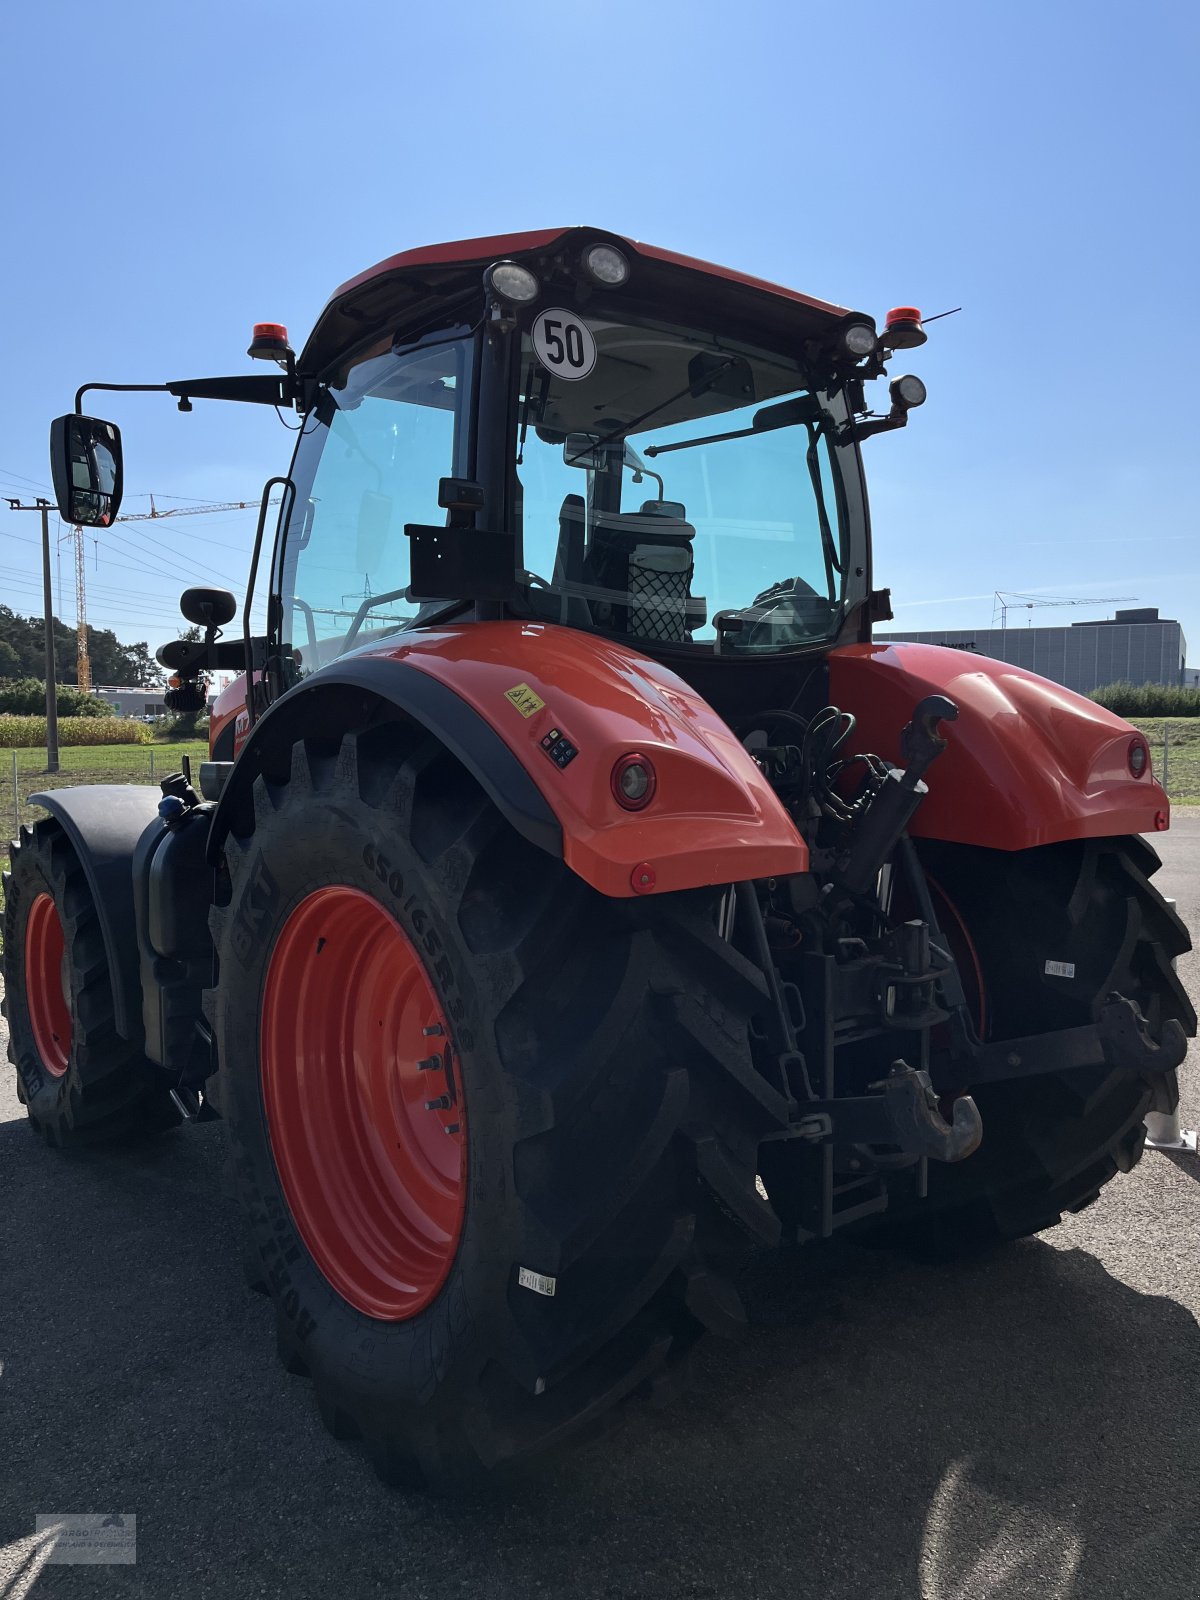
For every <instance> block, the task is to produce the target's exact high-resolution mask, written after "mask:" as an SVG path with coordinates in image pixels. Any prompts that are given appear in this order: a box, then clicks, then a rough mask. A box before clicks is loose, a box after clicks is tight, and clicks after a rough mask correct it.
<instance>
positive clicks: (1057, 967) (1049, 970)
mask: <svg viewBox="0 0 1200 1600" xmlns="http://www.w3.org/2000/svg"><path fill="white" fill-rule="evenodd" d="M1046 975H1047V977H1050V978H1073V977H1074V976H1075V963H1074V962H1073V961H1047V963H1046Z"/></svg>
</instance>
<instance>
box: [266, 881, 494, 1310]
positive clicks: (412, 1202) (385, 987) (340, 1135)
mask: <svg viewBox="0 0 1200 1600" xmlns="http://www.w3.org/2000/svg"><path fill="white" fill-rule="evenodd" d="M259 1045H260V1063H261V1073H262V1091H263V1105H264V1110H265V1113H266V1120H267V1131H268V1136H269V1139H270V1144H271V1151H272V1154H273V1157H274V1160H275V1166H276V1170H277V1172H278V1173H279V1178H280V1182H281V1184H282V1186H283V1191H284V1194H285V1196H286V1198H287V1202H288V1206H289V1208H290V1210H291V1213H292V1216H293V1218H294V1220H295V1222H296V1226H297V1228H298V1229H299V1231H300V1234H301V1237H302V1238H303V1240H304V1242H305V1244H306V1245H307V1247H308V1250H309V1253H310V1254H311V1256H312V1258H313V1260H314V1261H315V1262H316V1265H317V1266H318V1268H319V1269H320V1271H321V1272H322V1274H323V1275H324V1276H325V1278H326V1279H327V1280H328V1281H329V1282H330V1283H331V1284H332V1285H333V1287H334V1288H335V1289H336V1290H337V1292H338V1293H339V1294H340V1295H341V1296H342V1298H343V1299H344V1300H346V1301H348V1302H349V1304H350V1305H352V1306H353V1307H354V1308H355V1309H356V1310H358V1311H361V1312H362V1313H363V1314H364V1315H366V1316H370V1317H376V1318H379V1319H381V1320H385V1321H391V1322H396V1321H404V1320H406V1319H407V1318H409V1317H413V1316H416V1315H417V1313H418V1312H420V1311H422V1310H424V1309H425V1307H426V1306H428V1305H429V1304H430V1303H431V1301H433V1300H434V1299H435V1297H436V1296H437V1293H438V1291H439V1290H440V1289H441V1287H442V1284H443V1283H444V1282H445V1280H446V1277H447V1275H448V1273H449V1271H450V1268H451V1265H452V1264H453V1261H454V1256H455V1253H456V1251H457V1248H458V1241H459V1237H460V1235H461V1233H462V1224H463V1218H464V1215H465V1212H466V1191H467V1183H466V1107H465V1102H464V1096H463V1088H462V1080H461V1073H460V1071H459V1064H458V1060H457V1056H456V1054H455V1051H454V1043H453V1039H452V1037H451V1033H450V1028H449V1024H448V1022H447V1020H446V1017H445V1014H444V1012H443V1010H442V1006H441V1003H440V1001H439V1000H438V997H437V994H436V992H435V991H434V988H433V985H432V983H431V982H430V979H429V975H428V972H427V971H426V969H425V965H424V963H423V962H422V960H421V958H420V956H419V955H418V954H417V951H416V949H415V947H414V945H413V943H412V941H411V940H410V939H409V937H408V935H407V934H406V933H405V932H404V930H403V929H402V928H401V926H400V924H399V923H398V922H397V921H396V920H395V918H394V917H392V916H391V915H390V914H389V913H388V912H387V911H385V910H384V908H383V907H382V906H381V905H380V904H379V902H378V901H377V900H375V899H373V898H372V897H371V896H370V895H368V894H365V893H364V892H363V891H362V890H360V889H353V888H350V887H349V886H348V885H331V886H328V887H325V888H321V889H317V890H314V891H313V893H311V894H309V895H307V896H306V897H305V898H304V899H303V900H301V901H300V903H299V904H298V905H297V906H296V907H295V908H294V910H293V911H292V912H291V913H290V914H289V916H288V918H287V920H286V922H285V923H284V925H283V928H282V929H281V931H280V933H279V937H278V938H277V940H276V942H275V947H274V949H273V951H272V952H271V959H270V962H269V963H268V967H267V976H266V983H265V986H264V992H263V1006H262V1019H261V1026H260V1039H259Z"/></svg>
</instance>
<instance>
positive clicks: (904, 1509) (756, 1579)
mask: <svg viewBox="0 0 1200 1600" xmlns="http://www.w3.org/2000/svg"><path fill="white" fill-rule="evenodd" d="M1155 842H1156V843H1157V844H1158V845H1159V847H1160V849H1161V850H1162V853H1163V855H1164V859H1165V866H1164V868H1163V871H1162V873H1161V875H1160V878H1159V882H1160V884H1162V885H1163V886H1165V889H1166V892H1167V893H1169V894H1172V895H1174V896H1175V897H1176V898H1177V899H1178V901H1179V904H1180V909H1181V911H1182V913H1183V914H1184V916H1185V918H1186V919H1187V920H1188V922H1189V923H1190V925H1191V926H1192V927H1193V928H1197V927H1200V815H1196V814H1195V813H1193V814H1190V815H1189V814H1186V813H1185V814H1183V815H1182V817H1180V819H1179V821H1178V822H1177V825H1176V827H1175V829H1174V830H1173V832H1172V833H1171V834H1170V835H1168V836H1165V837H1162V838H1160V839H1158V840H1156V841H1155ZM1185 970H1186V975H1187V979H1188V983H1189V986H1190V989H1191V992H1192V994H1193V996H1194V997H1195V996H1196V995H1197V993H1198V991H1200V965H1198V962H1197V958H1196V957H1195V956H1191V957H1188V958H1187V964H1186V969H1185ZM1195 1055H1196V1052H1193V1059H1192V1061H1191V1063H1190V1067H1191V1075H1190V1078H1189V1079H1188V1080H1187V1082H1186V1086H1185V1094H1184V1120H1185V1123H1187V1124H1189V1125H1191V1126H1193V1127H1194V1126H1195V1125H1196V1123H1197V1120H1200V1067H1198V1066H1197V1063H1196V1059H1195ZM0 1119H3V1120H0V1214H2V1218H3V1221H2V1225H0V1363H2V1366H0V1597H2V1600H24V1597H25V1596H27V1595H33V1596H36V1597H37V1600H60V1597H63V1600H70V1597H74V1596H92V1595H121V1596H125V1595H131V1596H145V1597H147V1600H151V1597H152V1600H167V1597H171V1596H187V1597H205V1600H207V1597H210V1596H230V1597H236V1600H242V1597H251V1596H288V1597H292V1600H306V1597H309V1596H312V1597H327V1596H328V1597H335V1596H336V1597H339V1600H340V1597H347V1600H357V1597H359V1596H367V1595H376V1594H379V1595H387V1596H393V1597H403V1600H425V1597H428V1600H450V1597H457V1596H463V1597H471V1600H500V1597H509V1596H514V1597H517V1596H519V1597H522V1600H523V1597H525V1596H542V1595H544V1596H553V1597H556V1600H557V1597H562V1596H567V1597H570V1600H588V1597H592V1596H604V1597H618V1600H627V1597H628V1600H633V1597H638V1600H641V1597H646V1600H651V1597H654V1600H658V1597H676V1596H679V1597H689V1600H707V1597H720V1600H723V1597H726V1596H729V1597H742V1596H764V1597H766V1596H771V1597H775V1596H779V1597H787V1600H796V1597H799V1596H820V1597H822V1600H837V1597H843V1596H844V1597H847V1600H850V1597H853V1600H868V1597H869V1600H885V1597H891V1596H896V1597H905V1600H909V1597H919V1600H975V1597H982V1596H987V1597H994V1600H1012V1597H1018V1596H1020V1597H1024V1596H1037V1597H1038V1600H1064V1597H1066V1596H1085V1597H1089V1600H1090V1597H1108V1596H1130V1597H1133V1596H1136V1597H1139V1600H1141V1597H1154V1600H1160V1597H1162V1600H1168V1597H1175V1596H1178V1597H1184V1596H1187V1597H1189V1600H1192V1597H1194V1596H1196V1595H1197V1594H1198V1593H1200V1429H1198V1426H1197V1423H1198V1420H1200V1417H1198V1413H1200V1327H1198V1326H1197V1319H1198V1318H1200V1262H1198V1249H1197V1246H1198V1244H1200V1161H1198V1160H1197V1159H1196V1158H1195V1157H1190V1156H1169V1155H1165V1154H1159V1153H1148V1154H1147V1155H1146V1157H1145V1158H1144V1159H1143V1161H1142V1163H1141V1165H1140V1166H1139V1167H1138V1168H1137V1169H1136V1171H1135V1172H1133V1173H1132V1174H1131V1175H1130V1176H1128V1177H1126V1178H1123V1179H1121V1178H1119V1179H1117V1180H1116V1181H1115V1182H1114V1183H1113V1184H1112V1185H1111V1186H1110V1187H1109V1188H1108V1189H1106V1190H1105V1192H1104V1195H1103V1197H1102V1198H1101V1200H1100V1201H1099V1202H1098V1203H1097V1204H1096V1205H1094V1206H1092V1207H1091V1208H1090V1209H1089V1210H1088V1211H1086V1212H1084V1213H1083V1214H1082V1215H1080V1216H1079V1217H1075V1218H1071V1219H1069V1220H1068V1221H1067V1222H1065V1223H1064V1224H1063V1225H1062V1226H1061V1227H1059V1228H1056V1229H1054V1230H1053V1231H1052V1232H1051V1233H1050V1234H1048V1235H1047V1236H1045V1237H1044V1238H1040V1239H1037V1240H1031V1241H1026V1242H1024V1243H1021V1244H1018V1245H1013V1246H1011V1247H1009V1248H1008V1249H1006V1250H1003V1251H1000V1252H999V1253H997V1254H996V1255H994V1256H992V1257H991V1258H989V1259H987V1260H985V1261H980V1262H977V1263H975V1264H973V1265H969V1266H967V1267H965V1268H964V1267H956V1268H950V1267H940V1266H926V1265H914V1264H913V1263H911V1262H909V1261H905V1260H901V1259H899V1258H895V1257H893V1256H891V1255H888V1254H885V1253H880V1252H874V1251H870V1250H866V1249H863V1248H858V1247H851V1246H848V1245H845V1244H837V1245H834V1246H830V1247H827V1248H825V1249H824V1250H815V1249H814V1250H810V1251H807V1252H804V1253H802V1254H800V1256H799V1257H798V1259H796V1260H794V1261H791V1262H788V1263H784V1264H776V1265H775V1266H773V1267H772V1269H770V1270H765V1269H755V1270H754V1271H752V1272H750V1273H749V1275H748V1278H747V1284H746V1288H747V1292H748V1298H749V1301H750V1305H751V1309H752V1316H753V1326H752V1330H751V1332H750V1334H749V1337H748V1338H747V1339H746V1340H745V1341H744V1342H742V1343H740V1344H737V1345H728V1344H719V1343H716V1342H715V1341H710V1342H707V1343H705V1344H703V1345H702V1346H701V1347H700V1348H699V1349H698V1351H697V1352H696V1354H695V1356H694V1357H693V1359H692V1362H691V1366H690V1382H689V1383H688V1385H687V1387H686V1389H685V1391H684V1394H683V1396H682V1398H681V1399H679V1400H678V1401H677V1402H676V1403H675V1404H674V1405H673V1406H671V1407H669V1408H668V1409H667V1410H665V1411H653V1410H650V1409H649V1408H648V1407H646V1406H644V1405H641V1404H638V1403H634V1404H632V1405H630V1406H628V1407H626V1408H625V1410H624V1411H623V1412H622V1413H621V1414H620V1416H619V1417H618V1419H617V1422H616V1424H615V1426H614V1428H613V1429H612V1430H611V1431H610V1432H609V1433H608V1434H607V1436H605V1437H603V1438H601V1439H598V1440H597V1441H595V1442H594V1443H590V1444H588V1445H586V1446H585V1447H583V1448H580V1449H577V1450H576V1451H575V1452H573V1453H571V1454H569V1455H566V1456H564V1457H562V1458H559V1459H557V1460H555V1461H554V1462H552V1463H550V1464H548V1465H546V1466H545V1467H544V1468H543V1469H542V1470H541V1471H539V1472H538V1473H536V1474H533V1475H531V1476H529V1477H528V1478H525V1479H523V1480H521V1481H518V1482H515V1483H510V1484H508V1485H507V1486H506V1487H504V1488H501V1489H498V1490H496V1491H495V1492H490V1493H488V1494H482V1495H476V1496H475V1497H473V1498H472V1499H470V1500H467V1501H460V1502H441V1501H433V1500H429V1499H426V1498H424V1497H420V1496H412V1495H409V1496H405V1495H397V1494H394V1493H390V1492H388V1491H385V1490H384V1489H383V1488H382V1487H381V1486H380V1485H379V1484H378V1482H377V1480H376V1479H375V1477H374V1476H373V1474H372V1472H371V1471H370V1469H369V1467H368V1466H367V1464H366V1463H365V1461H364V1460H363V1459H362V1458H361V1457H360V1456H359V1455H358V1454H357V1453H356V1452H355V1450H354V1448H353V1447H347V1446H345V1445H338V1444H336V1443H334V1441H333V1440H332V1439H330V1437H329V1436H328V1435H327V1434H326V1433H325V1431H324V1430H323V1429H322V1427H321V1426H320V1424H319V1422H318V1420H317V1417H316V1413H315V1411H314V1409H313V1406H312V1402H311V1396H310V1393H309V1386H308V1384H307V1382H306V1381H305V1380H303V1379H299V1378H293V1377H288V1376H287V1375H286V1374H285V1373H284V1372H283V1370H282V1368H281V1367H280V1366H279V1365H278V1363H277V1362H276V1359H275V1353H274V1348H273V1344H274V1340H273V1325H272V1318H271V1312H270V1307H269V1305H268V1303H267V1301H265V1300H263V1299H261V1298H259V1297H257V1296H255V1295H252V1294H250V1293H249V1292H247V1291H246V1289H245V1288H244V1287H243V1283H242V1275H241V1270H240V1265H239V1224H238V1219H237V1215H236V1212H235V1209H234V1207H233V1205H232V1202H230V1201H229V1200H227V1199H226V1198H225V1197H224V1195H223V1192H222V1184H221V1165H222V1150H221V1137H222V1135H221V1129H220V1127H219V1126H211V1125H210V1126H205V1127H200V1128H192V1129H181V1130H179V1131H177V1132H176V1133H173V1134H171V1135H168V1136H166V1137H164V1138H162V1139H160V1140H159V1141H158V1142H156V1143H154V1144H152V1145H150V1146H144V1147H142V1148H140V1149H138V1150H135V1151H132V1152H125V1153H121V1154H117V1155H109V1156H107V1157H105V1156H101V1155H96V1156H71V1155H67V1156H64V1155H62V1154H57V1153H54V1152H52V1151H49V1150H47V1149H46V1148H44V1146H42V1144H41V1143H40V1141H37V1140H35V1139H34V1138H32V1137H31V1136H30V1133H29V1130H28V1129H27V1127H26V1125H25V1118H24V1114H23V1112H22V1110H21V1108H20V1107H19V1105H18V1103H17V1100H16V1097H15V1094H14V1092H13V1088H12V1083H11V1078H10V1077H9V1076H8V1075H7V1074H5V1081H4V1087H3V1091H2V1093H0ZM82 1511H89V1512H103V1513H109V1512H117V1513H124V1514H130V1513H132V1514H133V1515H135V1516H136V1518H137V1562H136V1565H130V1566H116V1565H113V1566H102V1567H82V1566H63V1565H57V1564H53V1563H49V1562H47V1561H46V1559H45V1557H46V1554H47V1547H46V1545H45V1544H44V1543H42V1544H39V1542H38V1541H37V1539H36V1538H35V1536H34V1518H35V1516H36V1515H37V1514H38V1513H60V1512H82Z"/></svg>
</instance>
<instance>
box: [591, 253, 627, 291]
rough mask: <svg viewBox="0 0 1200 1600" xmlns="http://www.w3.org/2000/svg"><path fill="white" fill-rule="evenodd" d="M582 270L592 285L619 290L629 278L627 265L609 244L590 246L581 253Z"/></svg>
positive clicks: (622, 257) (623, 258)
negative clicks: (597, 284) (596, 284)
mask: <svg viewBox="0 0 1200 1600" xmlns="http://www.w3.org/2000/svg"><path fill="white" fill-rule="evenodd" d="M583 270H584V271H585V272H586V273H587V275H588V277H589V278H590V279H591V280H592V282H593V283H599V284H601V285H603V287H604V288H606V289H619V288H620V287H621V285H622V284H623V283H624V282H625V280H626V279H627V278H628V276H629V263H628V261H626V259H625V257H624V256H623V255H622V254H621V252H620V251H619V250H618V249H617V248H616V246H615V245H611V244H590V245H588V247H587V249H586V250H585V251H584V252H583Z"/></svg>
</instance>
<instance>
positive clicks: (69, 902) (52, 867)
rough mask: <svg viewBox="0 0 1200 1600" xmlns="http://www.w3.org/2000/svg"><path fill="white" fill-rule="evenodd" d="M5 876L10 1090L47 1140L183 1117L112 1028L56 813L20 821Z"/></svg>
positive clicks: (93, 916)
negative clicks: (13, 1087)
mask: <svg viewBox="0 0 1200 1600" xmlns="http://www.w3.org/2000/svg"><path fill="white" fill-rule="evenodd" d="M11 862H12V871H11V873H7V874H5V879H4V897H5V905H4V1015H5V1017H6V1018H7V1019H8V1057H9V1060H10V1061H11V1062H12V1063H13V1065H14V1067H15V1068H16V1070H17V1094H18V1096H19V1098H20V1099H21V1100H22V1101H23V1102H24V1105H25V1109H26V1111H27V1113H28V1116H29V1120H30V1123H31V1124H32V1126H33V1127H34V1128H35V1129H36V1130H37V1132H39V1133H40V1134H42V1136H43V1137H44V1138H45V1139H46V1141H47V1142H48V1143H49V1144H52V1145H56V1146H66V1145H72V1146H80V1145H97V1144H111V1143H116V1142H119V1141H123V1140H126V1139H129V1138H132V1137H135V1136H137V1135H139V1134H145V1133H154V1132H158V1131H159V1130H161V1129H163V1128H168V1127H173V1126H174V1125H175V1124H176V1123H177V1122H178V1121H179V1115H178V1113H177V1112H176V1111H175V1109H174V1107H173V1105H172V1103H171V1100H170V1097H169V1093H168V1090H167V1087H166V1085H165V1083H164V1081H163V1078H162V1076H161V1074H160V1073H159V1072H158V1071H157V1070H156V1068H155V1067H154V1065H153V1064H152V1063H151V1062H150V1061H148V1060H147V1059H146V1056H145V1054H144V1052H143V1051H142V1049H141V1048H140V1046H139V1045H138V1044H136V1043H133V1042H131V1041H129V1040H127V1039H123V1038H122V1037H121V1035H120V1034H118V1032H117V1029H116V1022H115V1018H114V1007H113V993H112V982H111V978H110V973H109V966H108V957H107V955H106V953H105V948H104V938H103V934H102V933H101V929H100V919H99V917H98V915H97V912H96V904H95V901H94V900H93V898H92V891H91V889H90V887H89V886H88V881H87V875H86V873H85V872H84V870H83V864H82V862H81V861H80V859H79V856H78V854H77V852H76V850H75V847H74V846H73V845H72V844H71V841H70V840H69V839H68V838H67V835H66V833H65V831H64V830H63V828H62V826H61V824H60V823H58V822H56V821H54V820H53V819H52V818H47V819H45V820H44V821H42V822H38V823H36V824H35V825H34V826H33V827H32V828H28V827H22V829H21V831H20V837H19V838H17V839H15V840H14V841H13V844H12V847H11Z"/></svg>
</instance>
